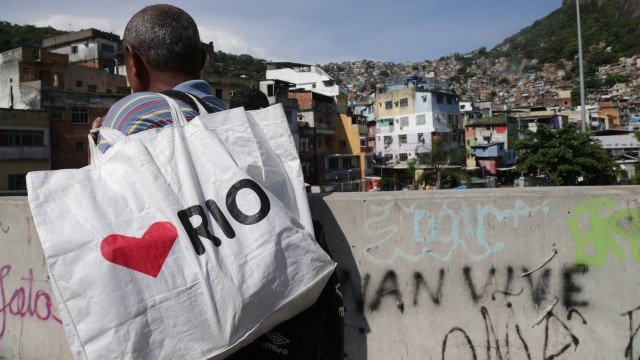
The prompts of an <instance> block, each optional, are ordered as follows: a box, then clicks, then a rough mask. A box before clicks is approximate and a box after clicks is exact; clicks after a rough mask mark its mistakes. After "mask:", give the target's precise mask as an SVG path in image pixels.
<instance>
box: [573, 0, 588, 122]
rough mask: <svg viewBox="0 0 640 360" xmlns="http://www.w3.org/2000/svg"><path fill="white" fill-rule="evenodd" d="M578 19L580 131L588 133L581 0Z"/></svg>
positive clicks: (577, 14)
mask: <svg viewBox="0 0 640 360" xmlns="http://www.w3.org/2000/svg"><path fill="white" fill-rule="evenodd" d="M576 16H577V18H578V61H579V62H580V129H581V130H582V132H583V133H584V132H587V109H586V104H585V100H584V66H583V64H582V31H581V30H580V0H576Z"/></svg>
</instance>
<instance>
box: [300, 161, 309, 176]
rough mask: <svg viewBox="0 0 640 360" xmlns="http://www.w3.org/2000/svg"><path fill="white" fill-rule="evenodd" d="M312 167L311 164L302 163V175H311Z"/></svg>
mask: <svg viewBox="0 0 640 360" xmlns="http://www.w3.org/2000/svg"><path fill="white" fill-rule="evenodd" d="M310 170H311V165H310V164H309V163H302V173H303V174H304V176H308V175H309V174H310V172H311V171H310Z"/></svg>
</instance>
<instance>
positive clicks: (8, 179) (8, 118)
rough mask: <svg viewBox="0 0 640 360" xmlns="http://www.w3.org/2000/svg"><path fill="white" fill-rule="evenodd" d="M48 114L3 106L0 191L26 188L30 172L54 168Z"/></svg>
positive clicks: (0, 132) (1, 117) (0, 146)
mask: <svg viewBox="0 0 640 360" xmlns="http://www.w3.org/2000/svg"><path fill="white" fill-rule="evenodd" d="M49 143H50V141H49V113H48V112H46V111H33V110H15V109H2V108H0V191H14V190H26V189H27V188H26V181H25V176H26V174H27V173H28V172H30V171H38V170H48V169H50V168H51V151H50V148H49Z"/></svg>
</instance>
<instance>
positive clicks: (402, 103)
mask: <svg viewBox="0 0 640 360" xmlns="http://www.w3.org/2000/svg"><path fill="white" fill-rule="evenodd" d="M407 106H409V99H406V98H405V99H400V107H407Z"/></svg>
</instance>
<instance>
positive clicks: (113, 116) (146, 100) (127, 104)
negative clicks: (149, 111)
mask: <svg viewBox="0 0 640 360" xmlns="http://www.w3.org/2000/svg"><path fill="white" fill-rule="evenodd" d="M162 103H166V101H165V100H164V98H162V96H160V94H158V93H154V92H137V93H133V94H130V95H127V96H125V97H124V98H122V99H120V100H118V101H117V102H116V103H115V104H113V106H111V108H110V109H109V111H108V112H107V115H106V116H105V118H104V120H103V123H104V124H110V123H112V122H113V121H115V120H120V121H123V120H126V118H128V117H131V116H136V117H138V116H140V115H141V114H140V112H141V111H142V112H143V113H146V111H145V108H147V107H149V106H152V105H161V104H162Z"/></svg>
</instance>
